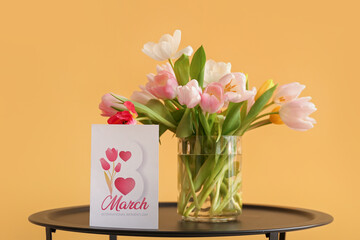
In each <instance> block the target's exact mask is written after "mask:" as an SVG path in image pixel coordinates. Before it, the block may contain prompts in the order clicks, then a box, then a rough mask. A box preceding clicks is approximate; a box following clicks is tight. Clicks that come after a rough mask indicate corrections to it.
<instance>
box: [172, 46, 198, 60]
mask: <svg viewBox="0 0 360 240" xmlns="http://www.w3.org/2000/svg"><path fill="white" fill-rule="evenodd" d="M193 51H194V50H193V49H192V47H191V46H187V47H186V48H184V49H181V50H180V51H178V52H177V53H175V55H174V57H173V58H179V57H181V56H182V55H183V54H185V55H187V56H191V54H192V53H193Z"/></svg>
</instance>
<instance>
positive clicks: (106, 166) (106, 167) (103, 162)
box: [100, 158, 110, 171]
mask: <svg viewBox="0 0 360 240" xmlns="http://www.w3.org/2000/svg"><path fill="white" fill-rule="evenodd" d="M100 163H101V167H102V168H103V169H104V170H105V171H106V170H109V169H110V164H109V163H108V162H107V161H106V160H105V158H100Z"/></svg>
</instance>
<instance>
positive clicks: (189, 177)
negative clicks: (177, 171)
mask: <svg viewBox="0 0 360 240" xmlns="http://www.w3.org/2000/svg"><path fill="white" fill-rule="evenodd" d="M185 168H186V172H187V176H188V179H189V183H190V188H191V193H192V195H193V199H194V203H195V206H196V208H197V209H200V206H199V203H198V200H197V197H196V192H195V187H194V182H193V180H192V175H191V171H190V167H189V161H188V159H185Z"/></svg>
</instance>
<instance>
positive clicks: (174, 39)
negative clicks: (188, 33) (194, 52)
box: [172, 30, 181, 54]
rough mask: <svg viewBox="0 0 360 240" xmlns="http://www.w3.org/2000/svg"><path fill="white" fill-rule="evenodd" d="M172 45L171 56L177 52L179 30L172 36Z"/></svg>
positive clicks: (179, 39) (179, 36)
mask: <svg viewBox="0 0 360 240" xmlns="http://www.w3.org/2000/svg"><path fill="white" fill-rule="evenodd" d="M172 40H173V42H172V43H173V44H172V54H174V53H176V51H177V50H178V48H179V46H180V41H181V31H180V30H175V31H174V35H173V39H172Z"/></svg>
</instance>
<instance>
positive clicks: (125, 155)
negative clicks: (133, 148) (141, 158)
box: [119, 151, 131, 162]
mask: <svg viewBox="0 0 360 240" xmlns="http://www.w3.org/2000/svg"><path fill="white" fill-rule="evenodd" d="M119 155H120V158H121V159H122V160H124V161H125V162H126V161H127V160H129V159H130V158H131V152H130V151H121V152H120V154H119Z"/></svg>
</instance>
